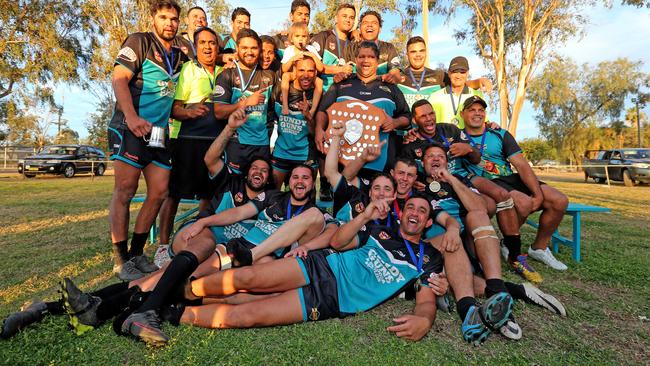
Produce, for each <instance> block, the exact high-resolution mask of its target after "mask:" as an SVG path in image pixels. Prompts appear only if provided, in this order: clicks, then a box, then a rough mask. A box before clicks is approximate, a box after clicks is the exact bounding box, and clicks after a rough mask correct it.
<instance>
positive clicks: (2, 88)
mask: <svg viewBox="0 0 650 366" xmlns="http://www.w3.org/2000/svg"><path fill="white" fill-rule="evenodd" d="M83 4H84V0H52V1H46V0H29V1H25V0H18V1H3V2H2V11H0V34H2V36H1V37H0V98H4V97H6V96H8V95H9V94H11V93H12V91H13V90H14V88H15V87H16V86H18V85H23V84H24V83H33V84H36V85H43V84H45V83H48V82H59V81H65V82H70V83H78V81H79V76H80V74H81V72H80V71H81V70H82V69H83V68H84V67H86V66H87V65H88V63H89V61H90V57H91V56H90V52H89V50H90V48H89V46H90V45H91V44H93V43H94V42H95V41H96V36H97V27H96V24H95V22H94V19H93V18H92V17H91V16H90V15H89V14H87V13H85V12H84V11H83Z"/></svg>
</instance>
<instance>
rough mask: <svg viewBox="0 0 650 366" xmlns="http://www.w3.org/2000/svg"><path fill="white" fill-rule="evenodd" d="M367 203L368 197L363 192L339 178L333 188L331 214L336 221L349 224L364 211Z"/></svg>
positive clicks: (343, 178)
mask: <svg viewBox="0 0 650 366" xmlns="http://www.w3.org/2000/svg"><path fill="white" fill-rule="evenodd" d="M359 181H361V180H359ZM368 202H370V197H368V194H367V192H365V190H362V189H360V188H359V187H356V186H353V185H351V184H350V183H349V182H348V181H347V179H345V177H343V176H341V179H339V182H338V184H336V185H335V186H334V203H333V207H332V213H333V214H334V217H336V219H337V220H339V221H341V222H349V221H351V220H352V219H353V218H355V217H357V215H359V214H360V213H362V212H363V211H364V210H365V209H366V206H367V205H368Z"/></svg>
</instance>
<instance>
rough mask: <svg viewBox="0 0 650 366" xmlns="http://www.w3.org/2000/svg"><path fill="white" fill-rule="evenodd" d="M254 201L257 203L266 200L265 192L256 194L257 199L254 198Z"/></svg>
mask: <svg viewBox="0 0 650 366" xmlns="http://www.w3.org/2000/svg"><path fill="white" fill-rule="evenodd" d="M255 199H256V200H258V201H264V199H266V192H262V193H260V194H258V195H257V197H255Z"/></svg>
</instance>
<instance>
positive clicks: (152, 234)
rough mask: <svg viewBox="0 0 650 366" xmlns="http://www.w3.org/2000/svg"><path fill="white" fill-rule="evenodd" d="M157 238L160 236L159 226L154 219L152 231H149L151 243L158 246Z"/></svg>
mask: <svg viewBox="0 0 650 366" xmlns="http://www.w3.org/2000/svg"><path fill="white" fill-rule="evenodd" d="M157 236H158V226H157V225H156V219H154V220H153V224H151V229H149V243H151V244H156V237H157Z"/></svg>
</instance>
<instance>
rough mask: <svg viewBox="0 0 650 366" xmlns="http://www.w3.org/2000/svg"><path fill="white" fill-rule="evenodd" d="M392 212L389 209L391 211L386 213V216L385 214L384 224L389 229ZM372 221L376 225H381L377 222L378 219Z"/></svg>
mask: <svg viewBox="0 0 650 366" xmlns="http://www.w3.org/2000/svg"><path fill="white" fill-rule="evenodd" d="M392 214H393V212H392V211H391V212H389V213H388V216H386V226H387V227H388V228H389V229H390V217H391V216H392ZM373 221H374V222H375V225H377V226H379V225H381V224H380V223H379V220H377V219H374V220H373Z"/></svg>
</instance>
